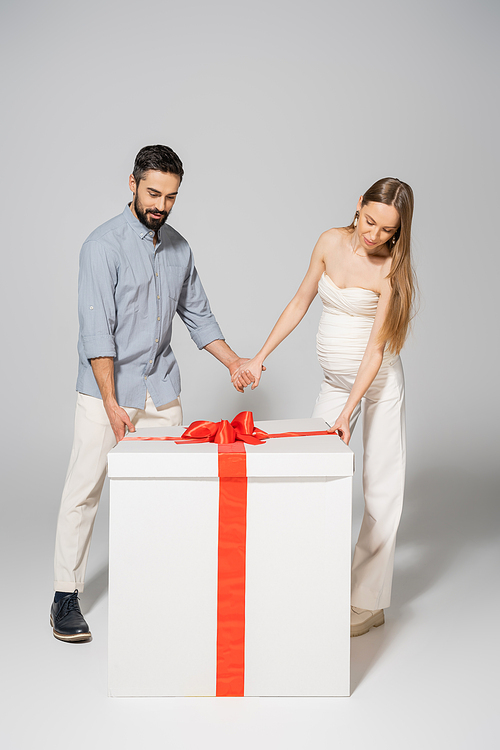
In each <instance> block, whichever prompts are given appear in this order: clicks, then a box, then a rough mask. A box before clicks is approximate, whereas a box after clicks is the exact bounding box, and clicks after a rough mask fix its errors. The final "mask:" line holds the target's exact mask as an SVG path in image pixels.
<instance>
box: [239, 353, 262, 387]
mask: <svg viewBox="0 0 500 750" xmlns="http://www.w3.org/2000/svg"><path fill="white" fill-rule="evenodd" d="M265 369H266V368H265V367H264V365H263V364H262V360H261V359H258V358H257V357H254V358H253V359H251V360H249V361H248V362H245V363H244V364H242V365H241V366H240V367H239V368H238V369H237V370H236V372H234V373H233V375H232V376H231V382H232V384H233V385H234V387H235V388H236V390H237V391H240V393H241V392H242V391H243V389H244V388H246V387H247V386H248V385H251V386H252V391H253V389H254V388H257V386H258V385H259V381H260V376H261V375H262V373H263V371H264V370H265Z"/></svg>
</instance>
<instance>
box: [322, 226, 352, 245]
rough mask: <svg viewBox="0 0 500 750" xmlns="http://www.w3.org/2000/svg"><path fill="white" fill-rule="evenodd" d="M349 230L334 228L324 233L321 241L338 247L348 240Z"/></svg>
mask: <svg viewBox="0 0 500 750" xmlns="http://www.w3.org/2000/svg"><path fill="white" fill-rule="evenodd" d="M349 234H350V232H349V230H348V229H346V228H345V227H332V228H331V229H327V230H326V232H323V234H322V235H321V239H324V241H325V242H328V243H329V244H330V245H338V244H339V243H341V242H345V240H346V238H347V237H349Z"/></svg>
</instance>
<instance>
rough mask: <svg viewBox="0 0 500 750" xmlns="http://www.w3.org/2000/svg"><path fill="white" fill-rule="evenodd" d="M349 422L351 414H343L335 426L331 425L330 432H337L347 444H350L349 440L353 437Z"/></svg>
mask: <svg viewBox="0 0 500 750" xmlns="http://www.w3.org/2000/svg"><path fill="white" fill-rule="evenodd" d="M349 422H350V415H347V414H341V415H340V416H339V418H338V419H337V421H336V422H335V424H334V425H333V427H330V429H329V430H328V432H337V433H338V436H339V438H340V439H341V440H343V441H344V443H345V444H346V445H349V440H350V439H351V427H350V424H349Z"/></svg>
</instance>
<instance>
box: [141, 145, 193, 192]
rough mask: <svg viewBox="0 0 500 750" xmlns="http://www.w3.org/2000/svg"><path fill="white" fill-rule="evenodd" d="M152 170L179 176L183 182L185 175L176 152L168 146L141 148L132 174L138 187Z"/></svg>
mask: <svg viewBox="0 0 500 750" xmlns="http://www.w3.org/2000/svg"><path fill="white" fill-rule="evenodd" d="M150 169H155V170H156V171H157V172H170V173H171V174H177V175H179V177H180V178H181V182H182V177H183V175H184V169H183V168H182V162H181V160H180V159H179V157H178V156H177V154H176V153H175V151H172V149H171V148H169V147H168V146H160V145H158V146H144V148H141V150H140V151H139V153H138V154H137V156H136V157H135V162H134V169H133V172H132V174H133V175H134V180H135V181H136V184H137V185H138V184H139V182H140V181H141V180H142V178H143V177H144V175H145V174H146V172H149V170H150Z"/></svg>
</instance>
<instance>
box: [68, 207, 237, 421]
mask: <svg viewBox="0 0 500 750" xmlns="http://www.w3.org/2000/svg"><path fill="white" fill-rule="evenodd" d="M153 237H154V232H152V231H150V230H149V229H148V228H147V227H145V226H144V224H141V222H140V221H139V220H138V219H137V218H136V217H135V216H134V214H133V213H132V211H131V210H130V208H129V206H125V210H124V211H123V213H122V214H120V215H119V216H116V217H115V218H114V219H111V220H110V221H107V222H106V223H105V224H103V225H102V226H100V227H98V229H96V230H95V231H94V232H92V234H91V235H90V236H89V237H88V238H87V239H86V240H85V242H84V244H83V247H82V250H81V253H80V274H79V279H78V314H79V320H80V336H79V340H78V353H79V357H80V364H79V370H78V380H77V384H76V389H77V390H78V391H80V392H81V393H86V394H88V395H89V396H96V397H97V398H101V394H100V391H99V387H98V385H97V382H96V380H95V377H94V374H93V372H92V366H91V364H90V360H91V359H92V358H94V357H114V369H115V390H116V399H117V401H118V403H119V404H120V406H130V407H136V408H140V409H142V408H144V403H145V400H146V390H147V391H149V393H150V394H151V398H152V399H153V402H154V404H155V406H161V405H162V404H166V403H169V402H170V401H173V400H174V399H175V398H177V396H178V395H179V394H180V391H181V380H180V373H179V366H178V364H177V362H176V359H175V356H174V353H173V351H172V349H171V346H170V340H171V338H172V319H173V317H174V315H175V313H178V314H179V316H180V317H181V319H182V320H183V322H184V323H185V324H186V326H187V328H188V330H189V333H190V335H191V338H192V339H193V341H194V342H195V344H196V345H197V346H198V348H199V349H202V348H203V347H204V346H206V345H207V344H209V343H210V342H211V341H215V340H216V339H223V338H224V337H223V335H222V332H221V330H220V328H219V326H218V324H217V321H216V320H215V317H214V315H213V314H212V311H211V310H210V305H209V302H208V299H207V296H206V294H205V291H204V289H203V286H202V284H201V281H200V277H199V276H198V273H197V271H196V267H195V265H194V259H193V254H192V252H191V248H190V247H189V245H188V243H187V242H186V240H185V239H184V238H183V237H181V235H180V234H179V233H178V232H176V231H175V229H173V228H172V227H171V226H169V225H168V224H164V225H163V226H162V227H161V229H160V231H159V237H158V243H157V245H156V248H155V246H154V244H153Z"/></svg>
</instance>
